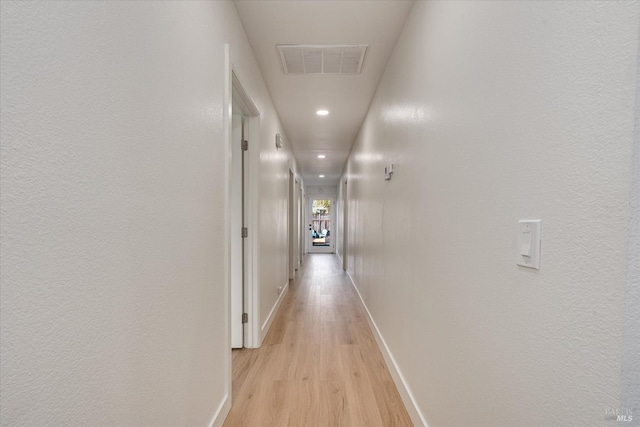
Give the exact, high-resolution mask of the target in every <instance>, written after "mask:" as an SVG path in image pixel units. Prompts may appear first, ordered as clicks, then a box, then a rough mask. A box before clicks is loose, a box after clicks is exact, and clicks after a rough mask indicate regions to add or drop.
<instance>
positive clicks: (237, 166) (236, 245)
mask: <svg viewBox="0 0 640 427" xmlns="http://www.w3.org/2000/svg"><path fill="white" fill-rule="evenodd" d="M242 126H243V123H242V116H241V115H236V114H234V115H233V121H232V124H231V132H232V136H231V194H230V203H231V206H230V209H231V347H232V348H242V347H243V344H244V334H243V330H244V327H243V324H242V313H243V312H244V298H243V291H244V290H243V268H244V267H243V259H244V254H243V248H242V245H243V243H244V242H243V238H242V227H243V224H242V222H243V221H242V200H243V194H242V183H243V179H242V176H243V171H242V163H243V162H242V156H243V151H242V131H243V129H242Z"/></svg>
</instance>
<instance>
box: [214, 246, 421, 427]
mask: <svg viewBox="0 0 640 427" xmlns="http://www.w3.org/2000/svg"><path fill="white" fill-rule="evenodd" d="M298 273H299V274H298V278H297V279H296V280H294V281H291V282H289V291H288V292H287V295H285V297H284V299H283V301H282V305H281V307H280V310H279V312H278V313H277V315H276V318H275V319H274V321H273V324H272V325H271V329H270V331H269V333H268V334H267V336H266V338H265V340H264V342H263V344H262V347H261V348H259V349H242V350H234V351H233V407H232V409H231V412H230V413H229V415H228V417H227V419H226V421H225V424H224V425H225V426H226V427H235V426H260V427H263V426H292V427H300V426H319V427H320V426H322V427H325V426H326V427H333V426H354V427H361V426H362V427H365V426H366V427H373V426H381V427H382V426H384V427H387V426H412V425H413V424H412V423H411V419H410V418H409V415H408V413H407V411H406V409H405V407H404V404H403V403H402V400H400V395H399V394H398V391H397V389H396V387H395V384H394V383H393V380H392V379H391V376H390V374H389V371H388V370H387V367H386V365H385V363H384V359H383V358H382V354H381V353H380V350H379V349H378V346H377V344H376V341H375V338H374V337H373V334H372V333H371V330H370V329H369V325H368V323H367V321H366V319H365V315H364V313H363V311H362V309H361V308H360V304H359V302H358V300H357V296H356V294H355V293H354V291H353V289H352V288H351V285H350V282H349V278H348V277H347V276H346V274H345V273H344V272H343V271H342V264H341V263H340V260H339V259H338V258H337V257H336V256H335V255H330V254H317V255H307V257H306V258H305V263H304V267H303V268H302V269H301V270H300V271H299V272H298Z"/></svg>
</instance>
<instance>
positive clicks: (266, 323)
mask: <svg viewBox="0 0 640 427" xmlns="http://www.w3.org/2000/svg"><path fill="white" fill-rule="evenodd" d="M288 290H289V281H288V280H287V283H285V284H284V286H282V292H280V296H279V297H278V299H277V300H276V303H275V304H274V305H273V308H272V309H271V312H270V313H269V315H268V316H267V320H265V321H264V323H263V324H262V329H261V333H260V345H262V340H263V339H264V337H265V336H266V335H267V332H269V328H270V327H271V323H272V322H273V319H274V318H275V317H276V313H278V309H279V308H280V304H281V303H282V299H283V298H284V295H285V294H286V293H287V291H288Z"/></svg>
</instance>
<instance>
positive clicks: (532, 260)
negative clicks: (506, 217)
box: [516, 219, 542, 270]
mask: <svg viewBox="0 0 640 427" xmlns="http://www.w3.org/2000/svg"><path fill="white" fill-rule="evenodd" d="M541 224H542V221H540V220H539V219H536V220H523V221H518V235H517V243H518V245H517V249H516V253H517V256H518V261H517V264H518V265H521V266H523V267H529V268H535V269H536V270H540V240H541V239H540V229H541ZM527 253H529V254H530V256H527V255H526V254H527Z"/></svg>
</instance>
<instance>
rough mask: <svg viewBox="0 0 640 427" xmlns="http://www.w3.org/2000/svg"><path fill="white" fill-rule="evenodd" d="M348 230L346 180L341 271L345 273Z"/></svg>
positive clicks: (344, 185)
mask: <svg viewBox="0 0 640 427" xmlns="http://www.w3.org/2000/svg"><path fill="white" fill-rule="evenodd" d="M348 229H349V199H348V197H347V180H346V179H345V180H344V184H342V230H340V232H341V233H342V269H343V270H345V271H347V254H348V253H349V249H348V248H349V246H348V243H349V242H348V234H349V233H348V231H347V230H348Z"/></svg>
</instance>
